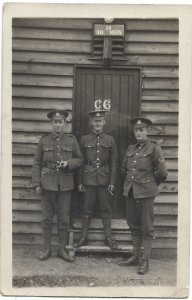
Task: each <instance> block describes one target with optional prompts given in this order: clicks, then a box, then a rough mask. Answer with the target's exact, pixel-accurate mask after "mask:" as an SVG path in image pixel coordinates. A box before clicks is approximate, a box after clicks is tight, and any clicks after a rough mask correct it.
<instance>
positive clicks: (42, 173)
mask: <svg viewBox="0 0 192 300" xmlns="http://www.w3.org/2000/svg"><path fill="white" fill-rule="evenodd" d="M49 172H50V169H48V168H46V167H43V168H42V170H41V176H45V175H47V174H48V173H49Z"/></svg>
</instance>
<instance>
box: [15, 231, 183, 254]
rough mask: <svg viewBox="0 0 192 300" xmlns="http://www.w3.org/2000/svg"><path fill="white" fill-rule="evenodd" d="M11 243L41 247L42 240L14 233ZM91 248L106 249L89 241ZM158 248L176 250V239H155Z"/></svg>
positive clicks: (155, 246) (36, 235) (55, 243)
mask: <svg viewBox="0 0 192 300" xmlns="http://www.w3.org/2000/svg"><path fill="white" fill-rule="evenodd" d="M13 243H14V244H16V245H23V244H24V245H25V244H28V245H31V244H35V245H41V244H43V239H42V236H41V235H38V234H31V235H29V234H24V233H21V234H19V233H18V234H17V233H15V234H13ZM52 244H53V245H58V239H57V236H53V238H52ZM88 245H89V244H88ZM99 245H102V248H101V247H99ZM91 246H92V251H95V249H97V251H98V252H101V251H103V248H104V250H105V249H106V248H107V247H106V246H104V244H103V241H95V243H94V241H91ZM91 246H90V247H91ZM120 246H121V244H120ZM130 246H131V247H130V251H131V248H132V244H131V245H130ZM88 247H89V246H86V247H85V248H88ZM90 247H89V249H90ZM122 247H123V246H122ZM124 247H126V252H127V251H128V250H127V247H128V245H125V246H124ZM159 248H162V249H176V248H177V240H176V238H161V239H156V240H155V242H154V244H153V249H159ZM106 250H108V251H111V250H109V248H107V249H106Z"/></svg>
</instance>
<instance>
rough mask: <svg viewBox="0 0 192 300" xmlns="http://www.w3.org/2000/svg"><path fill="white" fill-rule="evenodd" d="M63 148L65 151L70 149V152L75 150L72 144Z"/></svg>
mask: <svg viewBox="0 0 192 300" xmlns="http://www.w3.org/2000/svg"><path fill="white" fill-rule="evenodd" d="M62 149H63V150H64V151H70V152H71V151H72V150H73V149H72V146H71V145H70V146H62Z"/></svg>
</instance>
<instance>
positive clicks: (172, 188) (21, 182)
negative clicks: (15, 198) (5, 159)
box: [13, 158, 178, 193]
mask: <svg viewBox="0 0 192 300" xmlns="http://www.w3.org/2000/svg"><path fill="white" fill-rule="evenodd" d="M27 161H28V165H32V164H33V161H34V160H33V158H25V159H23V164H21V165H27ZM24 162H25V164H24ZM30 184H31V178H28V177H13V187H23V188H27V187H28V186H30ZM177 190H178V187H177V183H175V182H163V183H161V184H160V186H159V191H160V192H164V193H173V192H174V193H176V192H177Z"/></svg>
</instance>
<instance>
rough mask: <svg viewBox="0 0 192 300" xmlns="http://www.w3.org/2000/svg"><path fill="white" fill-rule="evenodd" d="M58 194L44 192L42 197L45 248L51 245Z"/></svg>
mask: <svg viewBox="0 0 192 300" xmlns="http://www.w3.org/2000/svg"><path fill="white" fill-rule="evenodd" d="M56 194H57V192H55V191H47V190H44V191H43V195H42V201H41V206H42V227H43V239H44V245H45V247H47V248H48V247H50V245H51V235H52V226H53V217H54V214H55V199H56Z"/></svg>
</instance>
